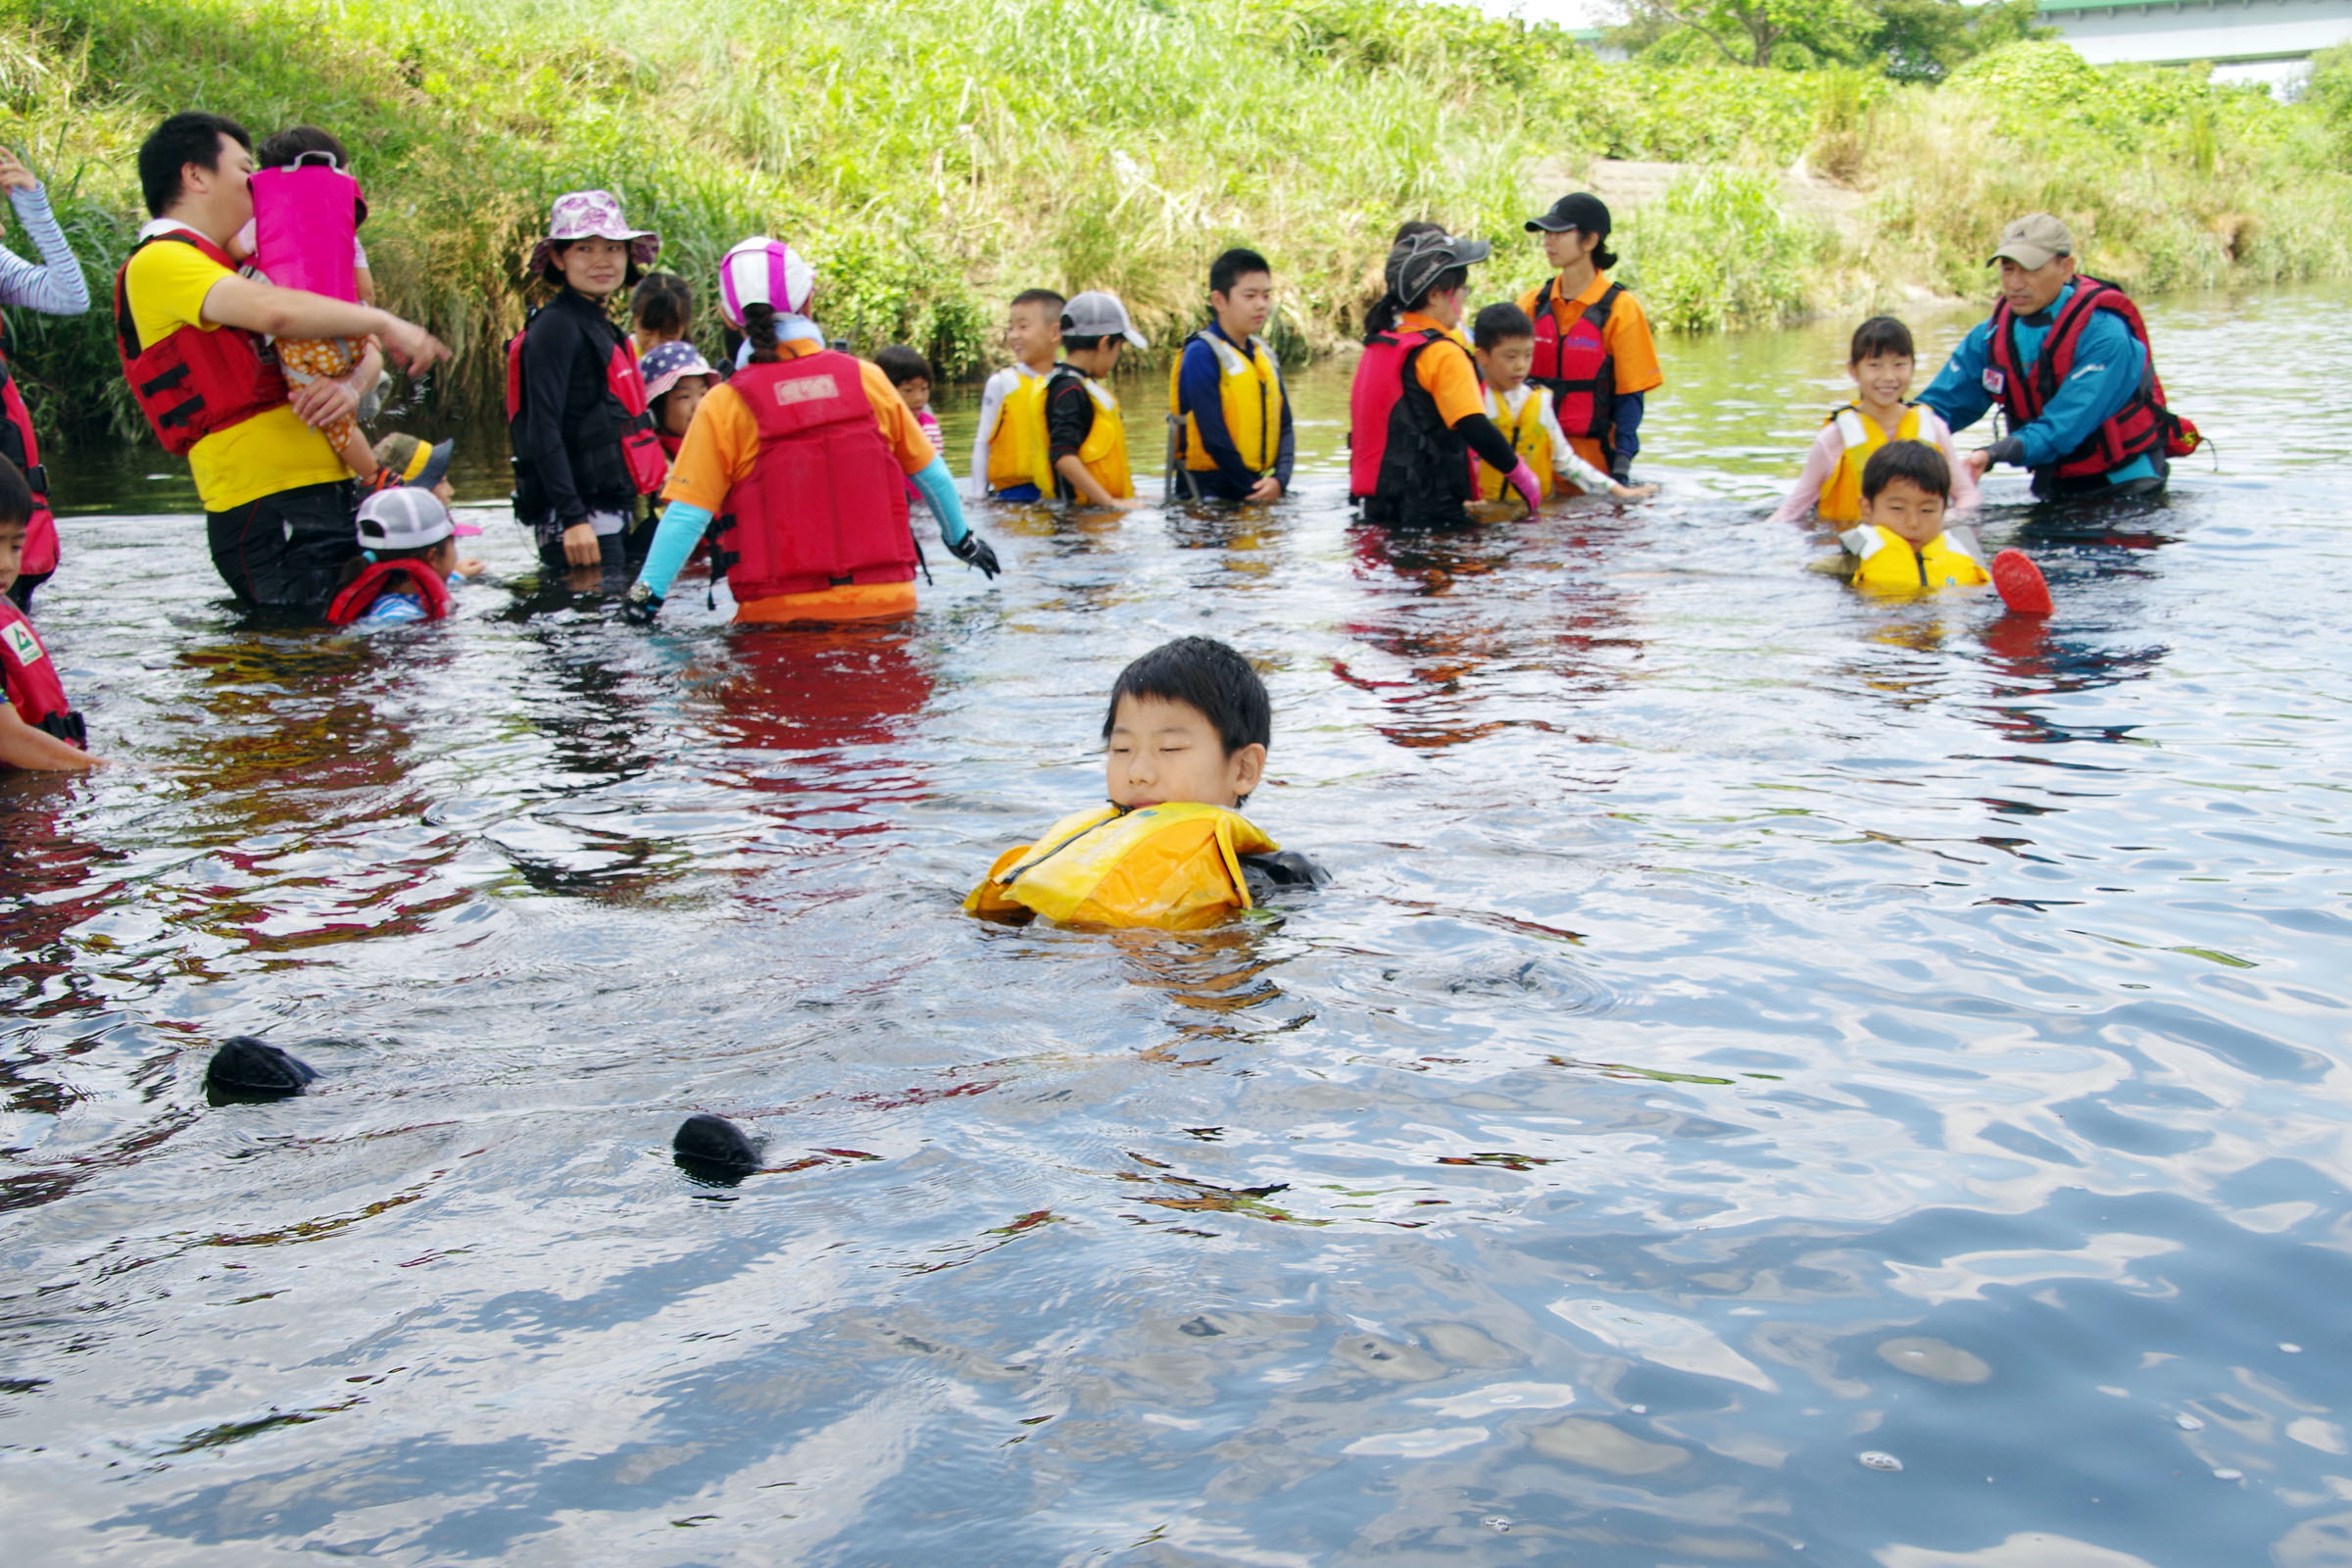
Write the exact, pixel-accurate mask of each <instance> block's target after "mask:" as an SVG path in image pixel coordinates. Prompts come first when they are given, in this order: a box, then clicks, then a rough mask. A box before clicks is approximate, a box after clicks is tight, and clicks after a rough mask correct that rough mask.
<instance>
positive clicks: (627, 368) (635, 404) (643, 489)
mask: <svg viewBox="0 0 2352 1568" xmlns="http://www.w3.org/2000/svg"><path fill="white" fill-rule="evenodd" d="M538 314H539V313H538V312H537V311H533V312H532V313H531V316H537V315H538ZM530 329H531V322H530V318H529V317H525V318H524V319H523V322H522V331H520V332H517V333H515V335H514V336H513V337H511V338H509V339H507V423H508V424H509V425H510V426H512V425H513V424H514V422H515V419H516V418H517V417H520V415H521V414H522V340H523V337H524V336H525V335H526V334H527V333H528V332H529V331H530ZM605 390H606V391H607V392H609V393H611V394H612V395H613V401H614V402H616V403H618V404H619V405H620V412H621V415H622V418H621V430H620V455H621V457H622V459H623V460H625V461H626V462H627V464H628V466H629V483H630V484H632V485H634V486H635V487H636V489H637V493H638V494H639V495H641V496H650V495H659V494H660V493H661V490H662V485H663V484H665V483H667V482H668V480H669V459H668V458H667V457H665V456H663V455H662V436H661V432H660V431H658V430H656V429H655V428H654V417H653V414H652V413H651V411H650V410H649V408H648V406H647V399H646V396H645V376H644V374H643V373H642V372H641V371H639V370H638V368H637V345H636V343H635V342H633V341H632V340H631V339H630V338H628V337H627V336H626V335H625V334H624V335H622V336H621V338H620V341H618V342H617V343H614V344H613V357H612V358H611V359H610V360H607V361H606V362H605Z"/></svg>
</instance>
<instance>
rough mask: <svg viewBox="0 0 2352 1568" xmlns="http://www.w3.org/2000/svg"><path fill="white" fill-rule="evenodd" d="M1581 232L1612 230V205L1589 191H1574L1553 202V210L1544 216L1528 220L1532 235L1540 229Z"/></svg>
mask: <svg viewBox="0 0 2352 1568" xmlns="http://www.w3.org/2000/svg"><path fill="white" fill-rule="evenodd" d="M1571 228H1573V229H1575V230H1576V231H1577V232H1578V233H1580V234H1606V233H1607V232H1608V231H1609V208H1608V204H1607V203H1606V202H1604V201H1602V200H1601V199H1600V198H1599V197H1597V196H1595V195H1593V193H1592V192H1591V191H1589V190H1576V191H1570V192H1569V193H1568V194H1567V195H1565V196H1563V197H1561V198H1560V199H1559V200H1558V201H1556V202H1553V203H1552V204H1551V211H1550V212H1548V213H1545V214H1544V216H1543V217H1542V218H1531V219H1529V220H1528V221H1527V231H1528V232H1529V233H1530V234H1534V233H1537V232H1539V231H1541V232H1543V233H1546V234H1557V233H1560V232H1562V231H1563V230H1566V229H1571Z"/></svg>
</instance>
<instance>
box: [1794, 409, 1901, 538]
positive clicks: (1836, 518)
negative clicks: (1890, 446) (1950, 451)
mask: <svg viewBox="0 0 2352 1568" xmlns="http://www.w3.org/2000/svg"><path fill="white" fill-rule="evenodd" d="M1828 422H1829V423H1831V424H1834V425H1836V426H1837V427H1838V439H1839V440H1841V441H1843V442H1844V443H1845V450H1844V451H1843V452H1842V453H1840V454H1839V455H1838V471H1837V472H1835V473H1833V474H1831V475H1830V481H1829V483H1827V484H1825V485H1823V486H1822V487H1821V499H1820V500H1819V501H1818V502H1816V503H1814V506H1815V510H1817V511H1818V512H1820V514H1821V520H1822V521H1824V522H1860V521H1861V520H1862V467H1863V465H1865V464H1867V463H1869V462H1870V455H1871V454H1872V453H1873V452H1876V451H1878V450H1879V448H1881V447H1883V446H1885V445H1886V444H1887V441H1889V440H1895V441H1917V440H1919V439H1920V434H1919V425H1920V416H1919V405H1918V404H1916V403H1914V404H1912V405H1911V406H1910V407H1909V408H1907V409H1905V410H1903V417H1901V418H1900V419H1898V420H1896V421H1895V426H1894V434H1893V435H1892V436H1891V437H1889V436H1888V435H1887V432H1886V431H1884V430H1882V429H1880V428H1879V421H1878V420H1876V419H1874V418H1872V417H1870V416H1869V415H1867V414H1864V413H1863V412H1862V411H1861V409H1859V408H1858V407H1856V406H1855V405H1853V404H1851V403H1848V404H1847V405H1846V406H1845V407H1844V408H1842V409H1839V410H1838V412H1837V413H1836V414H1833V415H1831V416H1830V417H1829V421H1828ZM1895 542H1896V543H1897V544H1900V543H1901V542H1902V541H1900V540H1897V541H1895Z"/></svg>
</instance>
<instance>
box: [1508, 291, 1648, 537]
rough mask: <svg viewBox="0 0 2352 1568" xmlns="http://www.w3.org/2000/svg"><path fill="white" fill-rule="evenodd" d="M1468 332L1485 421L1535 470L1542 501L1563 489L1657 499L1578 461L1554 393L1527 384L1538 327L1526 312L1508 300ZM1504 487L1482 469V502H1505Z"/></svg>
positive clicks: (1621, 498)
mask: <svg viewBox="0 0 2352 1568" xmlns="http://www.w3.org/2000/svg"><path fill="white" fill-rule="evenodd" d="M1470 332H1471V342H1472V344H1473V345H1475V347H1476V351H1477V359H1478V373H1479V378H1480V379H1481V380H1483V381H1485V382H1486V384H1487V417H1488V418H1490V419H1492V420H1494V421H1495V428H1496V429H1497V430H1500V431H1501V432H1502V433H1503V436H1504V438H1505V439H1507V440H1508V441H1509V442H1510V443H1511V445H1512V446H1513V447H1515V448H1516V449H1518V452H1519V455H1520V456H1521V457H1523V458H1525V459H1526V460H1527V465H1528V466H1529V467H1531V468H1533V469H1535V470H1536V476H1537V479H1538V480H1539V481H1540V482H1541V484H1542V485H1543V489H1544V500H1546V501H1549V500H1550V499H1551V498H1552V496H1553V495H1554V494H1556V493H1558V491H1559V488H1560V486H1561V485H1563V484H1565V485H1573V486H1574V487H1575V490H1574V492H1572V493H1576V494H1583V495H1593V494H1597V493H1600V492H1604V491H1605V492H1606V493H1607V494H1609V495H1611V496H1613V497H1615V498H1616V499H1617V500H1619V501H1639V500H1641V499H1642V497H1644V496H1654V495H1656V494H1657V493H1658V487H1657V486H1656V485H1654V484H1635V485H1625V484H1619V483H1618V482H1617V481H1616V480H1614V479H1612V478H1610V477H1609V476H1608V475H1607V474H1605V473H1603V472H1601V471H1600V470H1599V469H1598V468H1596V467H1594V466H1593V465H1592V464H1590V463H1587V462H1586V461H1585V460H1584V459H1583V458H1580V457H1578V456H1577V455H1576V449H1575V448H1574V447H1573V446H1571V445H1570V444H1569V441H1568V437H1567V436H1566V435H1565V434H1563V433H1562V432H1561V430H1560V421H1559V418H1558V417H1557V416H1556V415H1554V414H1553V413H1552V410H1551V390H1550V388H1548V387H1541V386H1534V385H1531V384H1529V382H1528V379H1527V374H1528V371H1530V370H1532V369H1534V368H1535V365H1536V323H1535V322H1533V321H1531V320H1529V319H1528V316H1527V313H1526V312H1525V311H1523V310H1521V309H1520V308H1519V307H1518V306H1516V305H1514V304H1512V303H1510V302H1509V301H1508V300H1506V301H1504V302H1503V303H1501V304H1499V305H1490V306H1488V307H1487V308H1486V309H1485V310H1483V311H1481V312H1479V313H1478V319H1477V320H1476V321H1474V322H1473V323H1472V324H1471V328H1470ZM1505 483H1506V476H1505V475H1503V474H1501V473H1499V472H1497V471H1496V470H1495V468H1493V467H1491V466H1488V465H1487V464H1485V463H1480V464H1479V465H1478V493H1479V497H1480V499H1482V500H1486V501H1499V500H1501V499H1502V495H1503V487H1504V484H1505Z"/></svg>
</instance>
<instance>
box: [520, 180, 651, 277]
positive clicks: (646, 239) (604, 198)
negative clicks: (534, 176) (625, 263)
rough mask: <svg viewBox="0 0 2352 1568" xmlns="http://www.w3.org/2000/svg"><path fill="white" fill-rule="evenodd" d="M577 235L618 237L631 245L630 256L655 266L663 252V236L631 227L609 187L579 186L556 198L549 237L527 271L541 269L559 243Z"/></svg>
mask: <svg viewBox="0 0 2352 1568" xmlns="http://www.w3.org/2000/svg"><path fill="white" fill-rule="evenodd" d="M574 239H611V240H618V241H620V242H621V243H623V244H625V245H627V246H628V248H629V260H630V261H632V262H635V263H636V264H637V265H638V266H639V267H651V266H653V265H654V258H655V257H657V256H659V255H661V254H662V236H661V235H659V234H657V233H655V232H654V231H653V230H652V229H650V228H631V227H630V226H629V224H628V220H626V219H624V218H622V217H621V216H620V198H619V197H617V196H615V195H613V193H612V192H611V191H609V190H575V191H570V192H567V193H566V194H564V195H562V196H559V197H557V198H556V207H555V211H554V212H553V213H552V214H551V215H549V218H548V221H547V237H546V238H545V239H542V240H541V241H539V243H538V244H536V245H534V246H532V247H531V259H530V261H529V263H528V264H527V265H526V266H525V268H524V270H525V271H531V272H537V271H540V270H544V269H545V268H546V266H547V259H548V257H549V256H550V255H552V254H553V253H554V251H555V248H556V247H557V246H558V245H561V244H563V243H564V241H566V240H574Z"/></svg>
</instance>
